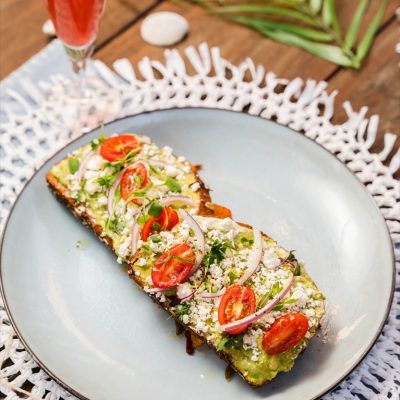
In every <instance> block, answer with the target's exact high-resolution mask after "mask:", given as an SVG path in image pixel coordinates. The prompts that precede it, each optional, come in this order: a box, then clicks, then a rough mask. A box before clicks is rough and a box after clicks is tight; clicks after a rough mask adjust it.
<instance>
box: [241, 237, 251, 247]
mask: <svg viewBox="0 0 400 400" xmlns="http://www.w3.org/2000/svg"><path fill="white" fill-rule="evenodd" d="M240 243H242V244H244V245H245V246H249V245H252V244H253V243H254V240H253V239H247V237H242V238H240Z"/></svg>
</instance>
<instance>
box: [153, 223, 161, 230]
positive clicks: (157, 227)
mask: <svg viewBox="0 0 400 400" xmlns="http://www.w3.org/2000/svg"><path fill="white" fill-rule="evenodd" d="M151 229H152V230H153V231H159V230H160V229H161V225H160V224H159V223H158V222H153V225H152V226H151Z"/></svg>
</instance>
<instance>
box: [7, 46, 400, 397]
mask: <svg viewBox="0 0 400 400" xmlns="http://www.w3.org/2000/svg"><path fill="white" fill-rule="evenodd" d="M185 63H186V64H187V63H190V64H191V65H192V66H193V68H194V69H195V71H196V74H195V75H189V74H188V73H187V70H186V66H185ZM113 67H114V71H111V70H110V69H109V68H107V67H106V66H105V65H104V64H103V63H101V62H100V61H95V62H93V63H92V64H91V68H90V71H89V72H90V75H91V78H90V85H91V86H92V88H93V90H95V91H96V92H97V95H96V103H95V104H88V105H87V107H86V108H85V109H84V110H83V111H82V114H81V115H80V118H76V116H75V115H72V114H69V113H68V104H66V103H65V101H66V100H65V96H63V92H64V87H65V85H68V78H67V77H66V76H68V73H67V72H66V71H67V70H68V69H67V68H68V64H67V62H66V60H65V58H64V55H63V50H62V47H61V45H60V43H59V42H58V41H57V40H56V41H53V42H52V43H51V44H50V45H49V46H47V48H46V49H44V50H43V51H42V52H40V53H39V54H38V55H37V56H35V57H34V58H33V59H32V60H31V61H30V62H29V63H27V64H26V65H25V66H23V67H22V68H20V69H19V70H18V71H17V72H16V73H14V74H12V75H11V76H10V77H9V78H7V80H5V81H3V82H2V83H1V84H0V99H1V109H0V123H1V126H0V161H1V167H0V179H1V184H0V203H1V208H0V231H2V230H3V228H4V224H5V220H6V218H7V216H8V214H9V210H10V208H11V206H12V204H13V202H14V201H15V199H16V196H17V195H18V193H19V192H20V191H21V189H22V188H23V186H24V184H25V182H26V181H27V180H28V179H29V178H30V177H31V176H32V174H33V172H34V171H35V169H37V168H38V167H39V166H40V165H41V164H42V163H43V162H44V161H45V160H46V159H47V158H49V157H50V156H51V155H52V154H53V153H54V152H56V151H57V150H58V149H59V148H61V147H63V146H64V145H65V144H66V143H68V142H69V141H71V140H72V139H74V138H76V137H78V136H79V135H81V134H82V133H83V132H87V131H89V130H91V129H93V128H95V127H97V126H99V125H100V124H101V123H104V122H109V121H112V120H114V119H116V118H121V117H124V116H128V115H133V114H138V113H141V112H143V111H151V110H159V109H165V108H172V107H188V106H192V107H211V108H223V109H229V110H236V111H242V110H244V109H246V110H248V112H249V113H250V114H254V115H259V116H261V117H264V118H267V119H276V121H277V122H279V123H281V124H284V125H287V126H289V127H291V128H293V129H295V130H298V131H301V132H305V135H306V136H308V137H310V138H311V139H313V140H315V141H316V142H318V143H320V144H321V145H323V146H324V147H325V148H326V149H328V150H329V151H331V152H332V153H334V154H335V155H336V156H337V157H338V158H339V159H340V160H341V161H343V162H345V163H346V164H347V165H348V167H349V168H350V169H351V170H352V171H353V172H354V173H355V174H356V175H357V176H358V178H359V179H360V180H361V181H362V182H363V183H364V184H365V185H366V187H367V188H368V190H369V191H370V193H371V194H372V195H373V197H374V199H375V200H376V202H377V204H378V206H379V207H380V208H381V211H382V214H383V215H384V217H385V219H386V221H387V224H388V227H389V230H390V233H391V235H392V238H393V240H394V241H395V242H396V241H397V242H398V244H400V222H399V220H398V218H399V215H400V183H399V182H398V181H397V180H395V179H394V177H393V175H394V173H395V172H396V171H397V170H398V169H399V167H400V149H399V150H398V151H397V153H396V155H395V156H394V157H393V158H392V159H391V160H387V157H388V155H389V153H390V151H391V150H392V148H393V145H394V142H395V135H393V134H390V133H387V134H386V135H385V146H384V149H383V150H382V151H381V152H380V153H378V154H375V153H371V152H370V150H369V149H370V148H371V146H372V145H373V143H374V142H375V138H376V133H377V129H378V123H379V118H378V116H376V115H374V116H372V117H370V118H366V113H367V107H363V108H362V109H361V110H359V111H355V110H353V109H352V107H351V105H350V104H349V103H345V104H343V107H344V108H345V110H346V113H347V116H348V120H347V121H346V122H345V123H343V124H341V125H333V124H332V123H331V119H332V116H333V115H334V112H335V105H334V99H335V95H336V92H332V93H329V92H328V91H327V86H328V84H327V83H326V82H316V81H314V80H307V81H303V80H302V79H300V78H297V79H294V80H292V81H288V80H286V79H282V78H278V77H277V76H275V74H273V73H272V72H266V71H265V69H264V67H263V66H261V65H258V66H256V65H254V63H253V61H252V60H251V59H246V60H245V61H244V62H243V63H241V64H240V65H232V64H231V63H230V62H229V61H227V60H225V59H224V58H222V57H221V55H220V50H219V48H211V49H210V48H209V47H208V46H207V44H205V43H203V44H201V45H200V46H199V47H198V48H194V47H188V48H187V49H186V50H185V58H184V57H183V56H182V55H181V54H180V53H179V52H178V51H177V50H166V52H165V62H164V63H161V62H159V61H152V60H150V59H148V58H144V59H142V60H141V61H140V62H139V63H138V65H137V70H138V71H139V72H140V75H141V78H137V77H136V75H135V71H134V68H133V66H132V65H131V64H130V62H129V61H127V60H125V59H122V60H117V61H115V63H114V65H113ZM245 77H246V78H245ZM249 77H250V78H249ZM49 87H51V88H52V91H53V96H52V98H50V99H47V100H46V99H45V98H44V96H43V93H45V92H46V91H47V89H48V88H49ZM99 99H103V100H101V101H102V102H104V104H103V105H102V107H101V108H102V109H107V111H106V112H101V113H98V112H94V111H96V106H98V105H99V104H100V103H99ZM104 105H107V107H104ZM384 161H390V162H388V163H387V165H388V166H385V165H384V164H383V163H384ZM399 249H400V247H399V246H398V247H397V250H399ZM397 252H398V251H397ZM398 255H399V254H398ZM397 259H399V257H397ZM399 319H400V263H399V262H398V263H397V274H396V292H395V295H394V300H393V305H392V309H391V312H390V315H389V318H388V321H387V323H386V325H385V327H384V330H383V333H382V335H381V336H380V338H379V339H378V342H377V343H376V345H375V346H374V347H373V349H372V350H371V351H370V353H369V354H368V356H367V357H366V358H365V360H364V361H363V362H362V363H361V364H360V365H359V366H358V367H357V368H356V370H355V371H354V372H353V373H352V374H351V375H350V376H349V377H348V378H347V379H346V380H345V381H343V382H342V383H341V384H340V385H339V386H338V387H337V388H336V389H334V390H333V391H332V392H331V393H329V394H328V395H326V396H325V397H324V399H353V398H356V399H362V400H364V399H368V400H369V399H387V398H392V399H398V398H399V393H400V392H399V387H398V386H399V384H400V373H399V371H400V362H399V358H400V345H399V337H400V333H399V331H400V328H399ZM0 323H1V324H0V365H1V372H0V395H1V393H2V394H3V395H5V396H6V399H7V400H12V399H13V400H14V399H17V398H29V399H32V400H37V399H51V400H58V399H74V397H73V396H72V395H71V394H69V393H67V392H66V391H65V390H63V389H62V388H61V387H60V386H59V385H58V384H57V383H55V382H54V381H53V380H52V379H51V378H49V377H48V376H47V375H46V374H45V373H44V371H43V370H41V369H40V368H39V367H38V366H37V365H36V364H35V362H34V361H33V360H32V358H31V357H30V355H29V354H28V353H27V351H26V350H25V349H24V348H23V346H22V344H21V342H20V341H19V339H18V338H17V337H16V335H15V333H14V331H13V329H12V327H11V325H10V322H9V320H8V317H7V314H6V312H5V310H4V308H3V304H2V302H1V300H0Z"/></svg>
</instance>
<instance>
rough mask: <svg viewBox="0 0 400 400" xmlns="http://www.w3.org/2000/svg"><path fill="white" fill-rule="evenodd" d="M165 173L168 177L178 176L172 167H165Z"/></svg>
mask: <svg viewBox="0 0 400 400" xmlns="http://www.w3.org/2000/svg"><path fill="white" fill-rule="evenodd" d="M165 173H166V174H167V175H169V176H172V177H174V176H176V175H177V174H178V170H177V169H176V168H175V167H174V166H173V165H167V167H166V168H165Z"/></svg>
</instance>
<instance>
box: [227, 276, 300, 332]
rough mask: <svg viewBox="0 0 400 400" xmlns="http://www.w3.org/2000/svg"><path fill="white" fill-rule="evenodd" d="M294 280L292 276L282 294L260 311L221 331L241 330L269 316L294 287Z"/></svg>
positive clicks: (232, 323) (228, 325)
mask: <svg viewBox="0 0 400 400" xmlns="http://www.w3.org/2000/svg"><path fill="white" fill-rule="evenodd" d="M293 280H294V275H293V274H291V276H290V278H289V280H288V282H287V284H286V286H285V287H284V288H283V289H282V290H281V292H280V293H279V294H278V295H277V296H276V297H275V298H274V299H272V300H271V301H270V302H269V303H268V304H267V305H266V306H265V307H263V308H262V309H261V310H258V311H257V312H255V313H254V314H250V315H248V316H247V317H245V318H242V319H239V320H237V321H233V322H230V323H228V324H224V325H221V329H222V330H223V331H225V332H226V331H230V330H231V329H236V328H241V327H242V326H244V325H248V324H251V323H253V322H256V321H257V320H259V319H260V318H261V317H263V316H264V315H265V314H268V313H269V312H270V311H271V310H272V309H273V308H274V307H275V306H276V305H277V304H278V303H279V302H280V301H281V300H282V299H283V298H284V297H285V296H286V295H287V293H288V292H289V290H290V288H291V287H292V284H293Z"/></svg>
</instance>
